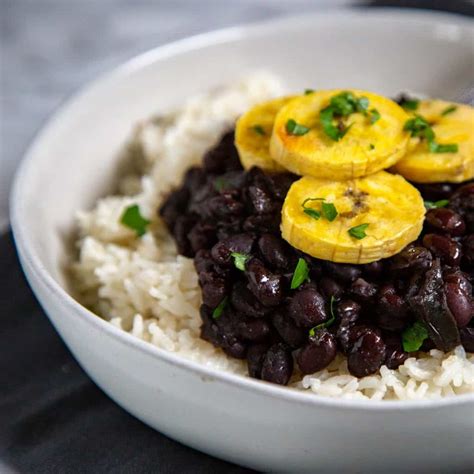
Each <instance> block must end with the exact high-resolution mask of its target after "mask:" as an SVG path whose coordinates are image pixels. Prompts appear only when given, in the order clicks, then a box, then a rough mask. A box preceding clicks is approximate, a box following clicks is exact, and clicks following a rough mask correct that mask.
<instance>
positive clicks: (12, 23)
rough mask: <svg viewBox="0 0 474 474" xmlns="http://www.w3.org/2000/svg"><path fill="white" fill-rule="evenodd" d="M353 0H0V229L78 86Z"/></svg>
mask: <svg viewBox="0 0 474 474" xmlns="http://www.w3.org/2000/svg"><path fill="white" fill-rule="evenodd" d="M349 3H356V2H354V1H351V0H312V1H307V0H187V1H186V0H155V1H153V0H148V1H147V0H0V230H1V229H2V228H5V226H6V225H7V216H8V212H7V210H8V193H9V190H10V187H11V181H12V177H13V173H14V170H15V168H16V166H17V165H18V163H19V161H20V160H21V157H22V155H23V153H24V151H25V150H26V148H27V146H28V144H29V143H30V141H31V140H32V138H33V136H34V134H35V133H36V132H37V131H38V129H39V128H40V127H41V125H42V124H43V123H44V121H45V120H46V118H47V117H48V116H49V115H50V114H51V113H52V112H53V111H54V109H55V108H56V107H57V106H58V105H59V104H61V103H62V102H63V101H64V100H65V99H66V98H67V97H68V96H70V95H71V94H72V93H73V92H74V91H75V90H77V89H78V88H79V87H80V86H82V85H83V84H85V83H87V82H88V81H90V80H91V79H93V78H95V77H96V76H97V75H99V74H101V73H103V72H105V71H107V70H108V69H110V68H113V67H114V66H116V65H118V64H120V63H121V62H123V61H125V60H126V59H128V58H130V57H132V56H134V55H136V54H138V53H140V52H143V51H145V50H147V49H150V48H154V47H156V46H159V45H161V44H164V43H167V42H169V41H173V40H176V39H180V38H183V37H185V36H189V35H193V34H196V33H201V32H204V31H209V30H213V29H217V28H222V27H226V26H231V25H235V24H240V23H246V22H254V21H258V20H264V19H269V18H274V17H278V16H282V15H286V14H294V13H301V12H302V11H310V10H317V9H327V8H330V7H331V8H333V7H340V6H344V5H347V4H349Z"/></svg>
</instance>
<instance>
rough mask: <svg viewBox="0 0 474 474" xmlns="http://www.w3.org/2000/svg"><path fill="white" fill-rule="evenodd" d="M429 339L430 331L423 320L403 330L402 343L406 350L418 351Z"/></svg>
mask: <svg viewBox="0 0 474 474" xmlns="http://www.w3.org/2000/svg"><path fill="white" fill-rule="evenodd" d="M425 339H428V331H427V329H426V327H425V325H424V324H423V323H422V322H421V321H415V322H414V323H413V324H412V325H411V326H409V327H408V328H406V329H405V330H404V331H403V332H402V344H403V350H404V351H405V352H416V351H417V350H419V349H420V347H421V346H422V345H423V341H424V340H425Z"/></svg>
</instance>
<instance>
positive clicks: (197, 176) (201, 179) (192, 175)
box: [183, 166, 207, 195]
mask: <svg viewBox="0 0 474 474" xmlns="http://www.w3.org/2000/svg"><path fill="white" fill-rule="evenodd" d="M206 181H207V176H206V173H205V172H204V170H203V169H202V168H200V167H198V166H193V167H191V168H189V169H188V171H186V173H185V175H184V178H183V187H184V188H185V189H187V190H188V191H189V193H190V195H193V194H194V193H195V192H197V191H198V190H199V189H200V188H201V187H202V186H203V185H204V184H205V183H206Z"/></svg>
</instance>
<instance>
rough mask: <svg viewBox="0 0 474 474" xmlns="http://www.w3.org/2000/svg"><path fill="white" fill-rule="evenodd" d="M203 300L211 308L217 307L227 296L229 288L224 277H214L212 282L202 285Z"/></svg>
mask: <svg viewBox="0 0 474 474" xmlns="http://www.w3.org/2000/svg"><path fill="white" fill-rule="evenodd" d="M201 292H202V301H203V303H204V304H205V305H207V306H210V307H211V308H216V307H217V306H218V305H219V303H220V302H221V301H222V300H223V299H224V298H225V296H226V293H227V288H226V284H225V281H224V280H223V279H222V278H218V277H216V278H214V280H213V281H212V282H207V283H204V284H203V285H202V287H201Z"/></svg>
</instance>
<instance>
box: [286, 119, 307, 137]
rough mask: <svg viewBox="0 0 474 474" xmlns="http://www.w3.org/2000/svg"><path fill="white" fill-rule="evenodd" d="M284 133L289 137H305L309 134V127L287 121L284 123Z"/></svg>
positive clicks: (291, 120)
mask: <svg viewBox="0 0 474 474" xmlns="http://www.w3.org/2000/svg"><path fill="white" fill-rule="evenodd" d="M286 131H287V133H288V134H289V135H297V136H300V135H306V134H307V133H308V132H309V127H305V126H304V125H301V124H299V123H296V122H295V120H293V119H289V120H288V121H287V122H286Z"/></svg>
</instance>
